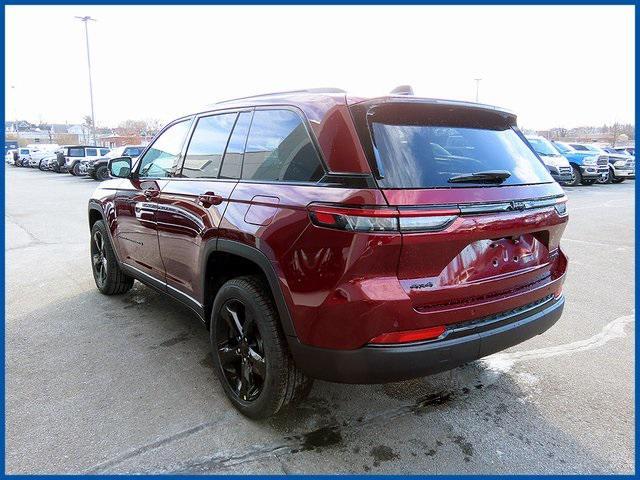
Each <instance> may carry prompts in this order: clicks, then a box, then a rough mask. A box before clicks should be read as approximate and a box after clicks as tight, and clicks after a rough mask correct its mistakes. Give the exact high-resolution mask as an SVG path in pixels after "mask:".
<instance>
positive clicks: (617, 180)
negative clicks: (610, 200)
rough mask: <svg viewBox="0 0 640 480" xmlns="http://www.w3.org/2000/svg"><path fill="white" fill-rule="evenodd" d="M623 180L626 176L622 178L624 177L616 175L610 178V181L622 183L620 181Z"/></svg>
mask: <svg viewBox="0 0 640 480" xmlns="http://www.w3.org/2000/svg"><path fill="white" fill-rule="evenodd" d="M625 180H626V178H624V177H616V178H612V179H611V181H612V182H613V183H622V182H624V181H625Z"/></svg>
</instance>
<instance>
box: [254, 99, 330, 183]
mask: <svg viewBox="0 0 640 480" xmlns="http://www.w3.org/2000/svg"><path fill="white" fill-rule="evenodd" d="M322 174H323V170H322V164H321V163H320V158H319V157H318V154H317V152H316V149H315V147H314V145H313V143H312V142H311V138H310V137H309V134H308V133H307V130H306V128H305V126H304V124H303V122H302V119H301V118H300V117H299V116H298V115H297V114H296V113H294V112H292V111H290V110H257V111H256V112H255V113H254V115H253V122H252V123H251V130H250V131H249V138H248V140H247V147H246V149H245V155H244V164H243V167H242V178H243V179H248V180H271V181H290V182H312V181H317V180H319V179H320V177H321V176H322Z"/></svg>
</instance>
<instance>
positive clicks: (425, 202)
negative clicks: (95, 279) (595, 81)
mask: <svg viewBox="0 0 640 480" xmlns="http://www.w3.org/2000/svg"><path fill="white" fill-rule="evenodd" d="M351 108H352V112H353V115H354V120H355V121H356V125H357V127H358V129H359V135H360V137H361V140H362V142H363V146H364V147H365V151H367V152H368V155H369V156H370V161H371V163H372V169H374V170H375V172H376V175H377V181H378V184H379V186H380V187H381V189H382V191H383V193H384V195H385V197H386V199H387V201H388V203H389V205H390V206H392V207H397V208H398V210H399V212H400V230H401V234H402V247H401V253H400V258H399V263H398V278H399V280H400V283H401V285H402V287H403V289H404V290H405V292H406V293H407V294H408V295H409V297H410V298H411V301H412V304H413V308H414V309H415V310H416V311H417V312H420V313H430V312H431V313H440V314H441V315H437V316H438V317H441V318H440V320H441V321H443V323H448V322H449V321H448V318H449V317H448V316H447V313H451V312H452V311H453V310H456V311H457V312H456V313H457V314H456V315H455V317H450V318H455V319H456V321H460V320H461V319H462V320H464V319H465V318H468V319H473V318H478V317H479V316H482V315H490V314H494V313H497V312H498V311H506V310H508V309H510V308H517V307H519V306H522V304H523V300H522V299H523V297H522V296H521V294H522V293H523V292H525V293H530V292H532V291H538V292H539V294H538V295H537V297H539V298H543V297H545V296H549V295H550V289H549V288H545V287H548V286H549V285H551V284H552V283H553V281H554V280H555V279H556V278H557V277H558V276H560V275H561V274H562V273H564V257H562V259H561V260H559V250H558V245H559V240H560V237H561V235H562V232H563V230H564V227H565V224H566V221H567V217H566V210H565V202H566V197H565V196H564V193H563V191H562V189H561V188H560V186H559V185H558V184H557V183H556V182H555V181H554V180H553V179H552V178H551V176H550V175H549V173H548V171H547V169H546V167H545V166H544V164H543V163H542V162H541V161H540V160H539V158H538V157H537V156H536V155H535V154H534V153H533V152H532V151H531V149H530V148H529V147H528V145H527V144H526V143H525V142H524V141H523V137H522V134H521V132H519V131H518V129H517V127H516V123H515V120H516V119H515V116H514V115H513V114H511V113H509V112H505V111H501V110H495V109H490V108H483V107H478V106H474V105H464V104H459V105H456V104H440V103H434V102H424V103H423V102H416V101H400V100H397V99H393V100H391V101H387V102H384V103H375V102H369V103H362V104H356V105H354V106H352V107H351ZM403 219H404V220H403ZM560 263H562V265H560ZM526 298H527V301H529V300H532V301H537V300H538V299H539V298H534V297H532V296H531V295H528V296H527V297H526ZM497 300H501V301H500V302H496V301H497Z"/></svg>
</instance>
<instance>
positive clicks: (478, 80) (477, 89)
mask: <svg viewBox="0 0 640 480" xmlns="http://www.w3.org/2000/svg"><path fill="white" fill-rule="evenodd" d="M474 80H475V81H476V103H478V93H479V91H480V80H482V79H481V78H474Z"/></svg>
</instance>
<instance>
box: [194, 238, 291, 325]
mask: <svg viewBox="0 0 640 480" xmlns="http://www.w3.org/2000/svg"><path fill="white" fill-rule="evenodd" d="M218 259H225V260H232V261H234V260H235V261H234V264H233V267H234V269H232V270H231V271H229V270H227V271H228V272H229V275H225V276H222V277H217V278H209V277H210V276H211V275H210V271H209V270H210V268H211V265H212V261H213V262H215V261H216V260H218ZM214 265H215V264H214ZM201 272H202V273H201V275H202V285H203V295H204V299H203V308H204V313H205V316H206V318H207V319H208V318H209V317H210V315H211V308H212V305H213V297H214V295H215V292H217V289H216V287H217V288H219V287H220V286H222V283H224V281H226V280H227V279H230V278H233V277H236V276H239V275H242V274H251V273H253V274H259V275H260V276H261V277H262V278H263V279H264V280H265V284H266V286H267V287H268V289H269V291H270V293H271V296H272V298H273V301H274V304H275V306H276V309H277V310H278V315H279V317H280V325H281V327H282V330H283V331H284V333H285V335H286V336H287V337H296V332H295V328H294V325H293V321H292V319H291V314H290V313H289V308H288V306H287V303H286V301H285V298H284V293H283V291H282V287H281V285H280V280H279V278H278V275H277V273H276V270H275V268H274V266H273V264H272V263H271V261H270V260H269V259H268V258H267V256H266V255H265V254H264V253H262V252H261V251H260V250H258V249H257V248H255V247H252V246H249V245H246V244H244V243H240V242H237V241H234V240H228V239H222V238H219V239H212V240H211V241H210V242H209V243H208V244H207V245H206V247H205V248H204V250H203V255H202V268H201ZM212 281H213V285H212ZM216 284H218V285H216ZM212 287H213V288H212ZM208 323H209V322H208V321H207V327H208Z"/></svg>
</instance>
